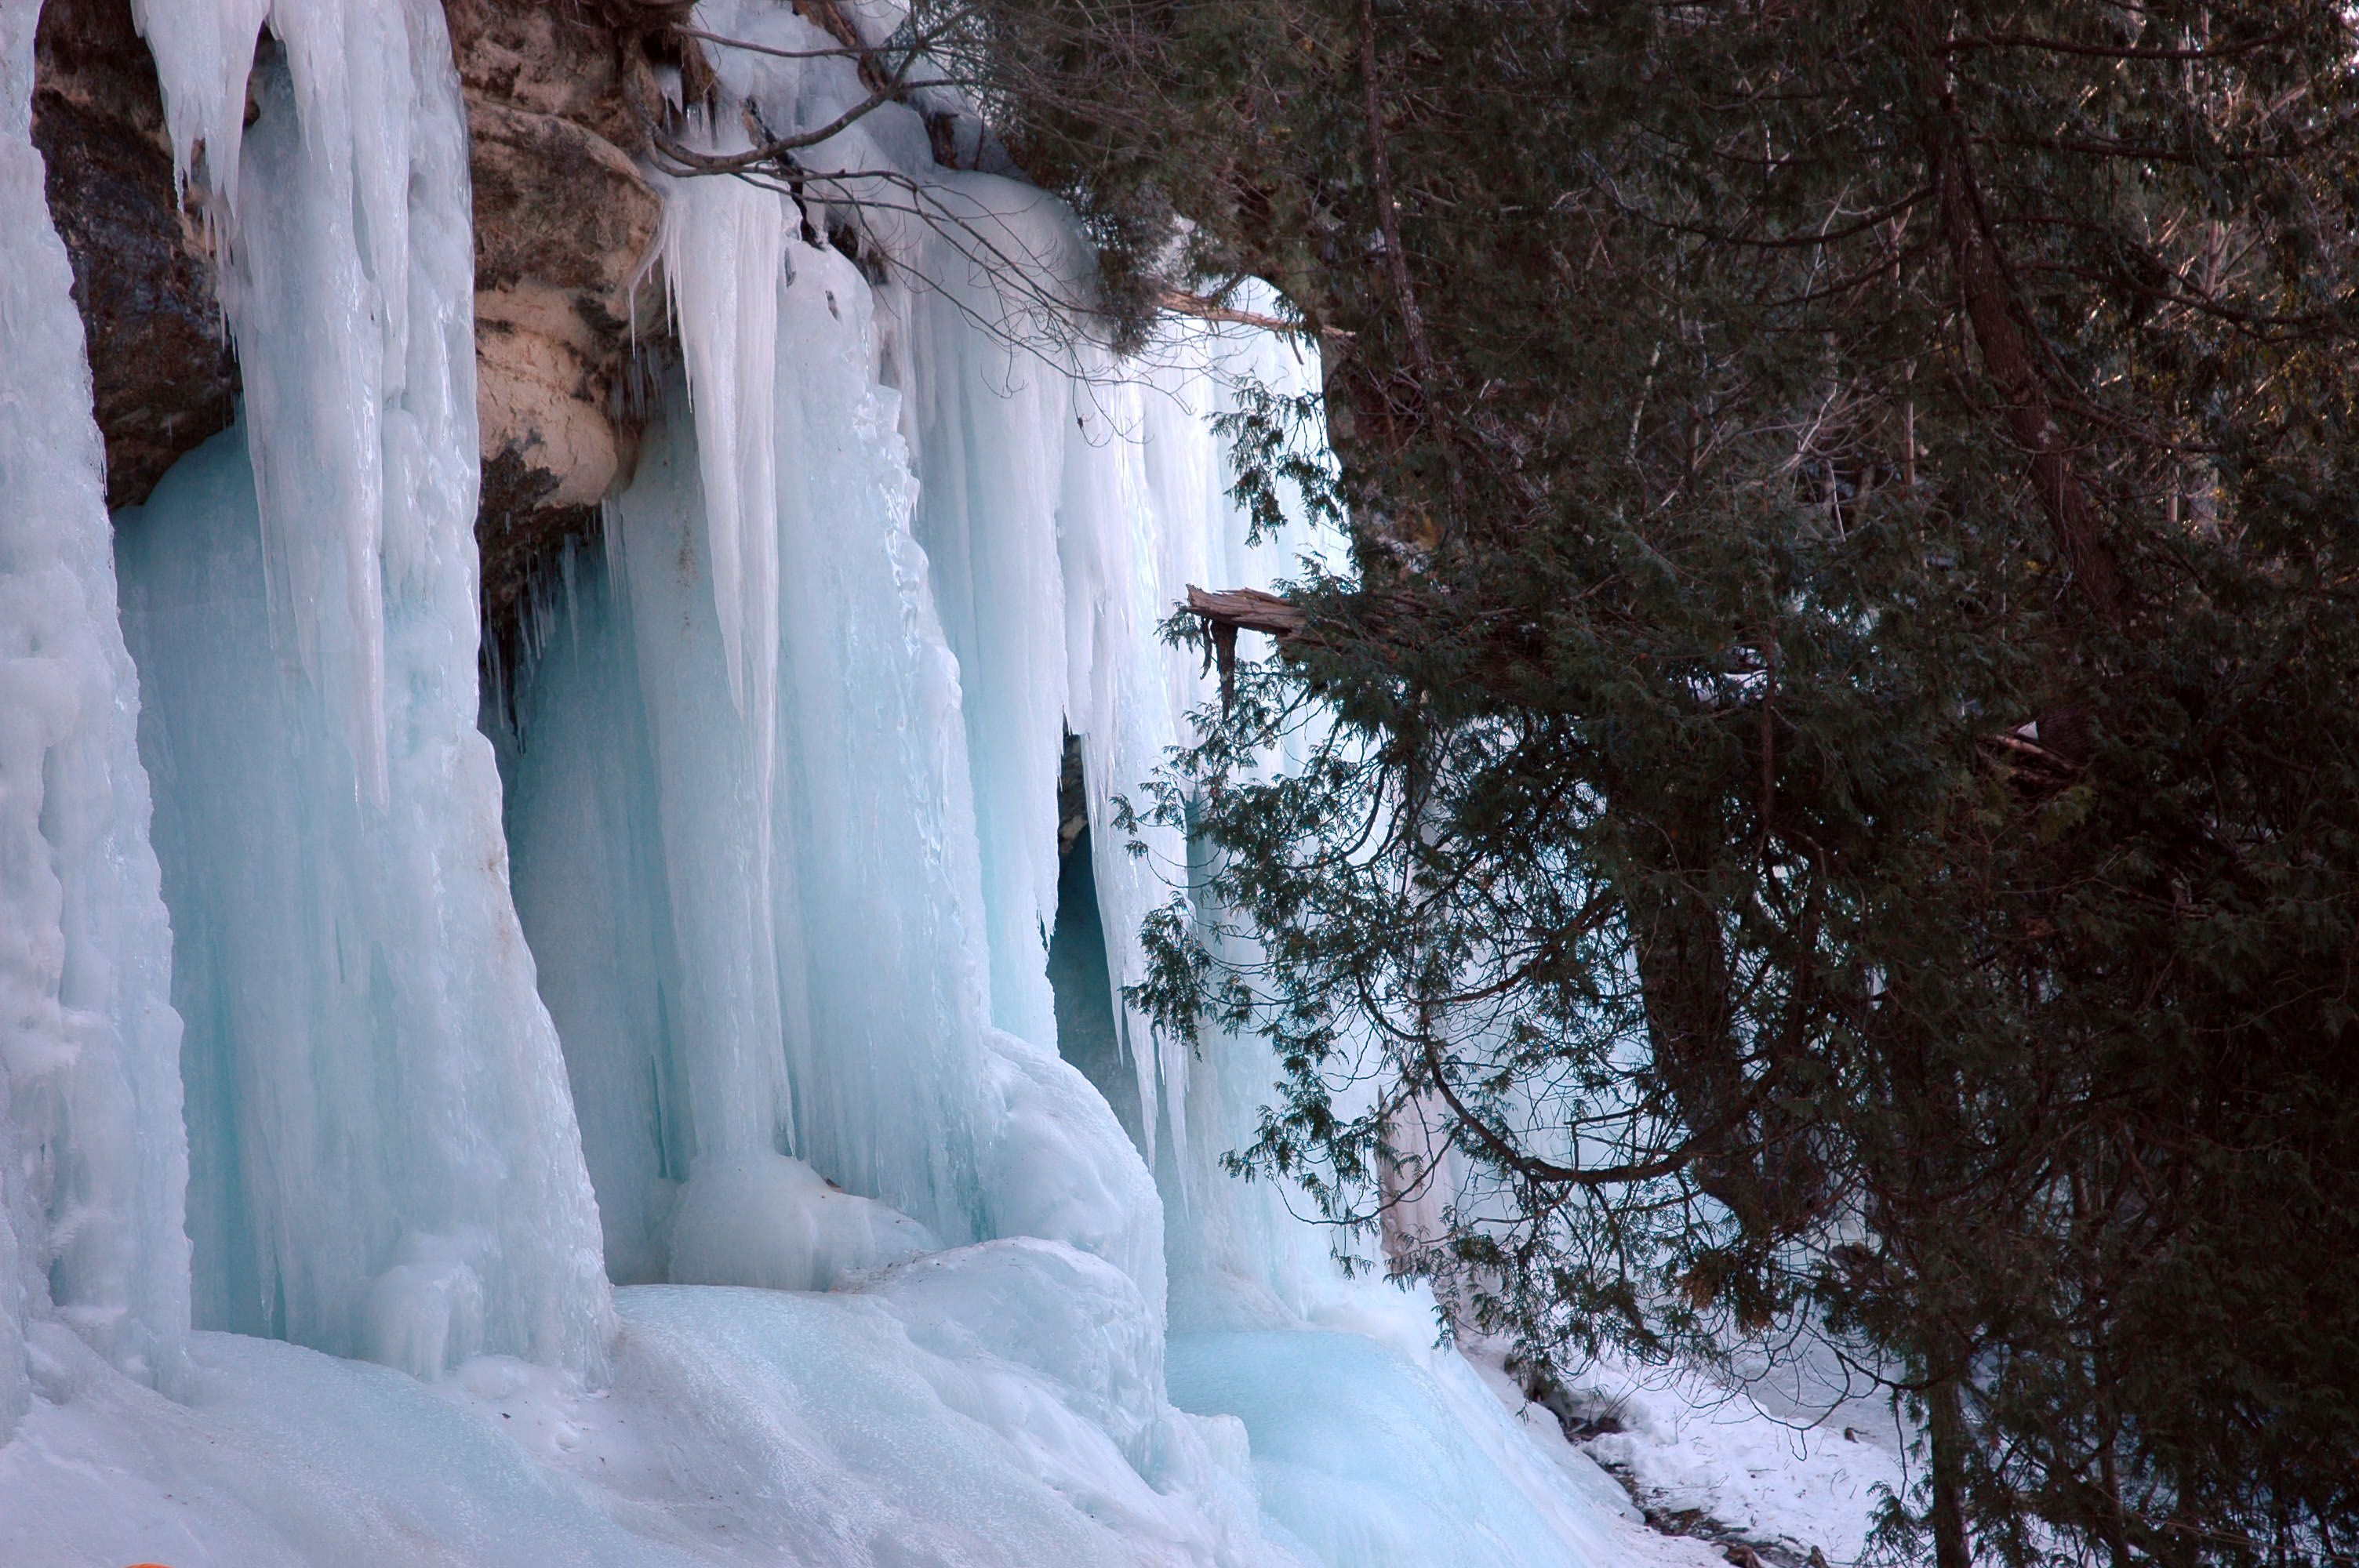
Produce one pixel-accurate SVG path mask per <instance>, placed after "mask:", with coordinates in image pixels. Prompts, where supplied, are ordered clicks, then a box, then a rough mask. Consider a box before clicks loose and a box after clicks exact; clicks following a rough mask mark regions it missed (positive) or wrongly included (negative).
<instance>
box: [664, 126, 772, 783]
mask: <svg viewBox="0 0 2359 1568" xmlns="http://www.w3.org/2000/svg"><path fill="white" fill-rule="evenodd" d="M745 145H746V144H745V136H744V135H743V133H742V132H740V133H739V134H738V135H735V136H734V137H730V138H726V139H723V140H718V141H715V142H714V143H713V145H712V147H711V149H710V150H712V151H715V152H736V151H741V150H743V149H744V147H745ZM664 211H665V217H664V227H663V237H662V241H661V244H662V252H663V261H664V276H665V277H666V279H667V280H668V281H669V284H670V287H671V295H672V305H673V314H674V316H675V319H677V321H678V324H679V337H680V345H681V347H682V349H683V350H684V351H685V355H686V359H687V362H688V390H689V397H690V402H691V403H692V404H693V405H694V406H695V409H696V432H697V470H698V473H699V476H700V478H701V481H702V483H703V489H704V522H705V539H706V547H707V548H708V549H709V550H710V551H711V553H712V595H713V601H712V602H713V609H714V611H716V612H717V613H718V614H719V616H720V621H721V646H722V651H723V655H724V656H725V657H726V659H727V661H728V667H729V691H730V695H731V697H734V699H735V701H736V703H737V707H738V711H739V712H741V713H743V714H745V716H746V719H747V721H748V722H749V723H751V724H753V725H754V726H755V727H756V740H755V744H756V754H757V755H765V756H766V755H767V753H768V751H769V744H770V732H769V730H768V729H767V728H766V726H767V725H768V723H769V720H770V715H771V713H772V712H773V710H774V708H776V703H777V698H776V694H777V662H778V654H777V646H778V625H777V604H778V531H777V516H776V511H775V508H776V504H777V503H776V501H775V495H776V490H777V486H776V482H775V479H774V476H773V472H772V467H771V465H772V463H773V461H774V458H775V442H774V434H773V426H774V423H775V416H774V407H775V402H776V397H775V392H774V386H773V382H774V376H775V369H776V366H777V352H778V281H779V274H780V271H781V269H782V268H783V267H784V266H785V265H786V239H787V219H786V211H785V208H784V206H783V204H782V202H781V200H780V198H779V197H778V196H777V194H776V193H775V192H772V191H769V190H766V189H761V188H760V187H758V186H755V185H750V184H747V183H745V182H744V181H741V180H735V179H719V178H693V179H687V180H675V181H670V182H669V186H668V200H666V202H665V208H664Z"/></svg>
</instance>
